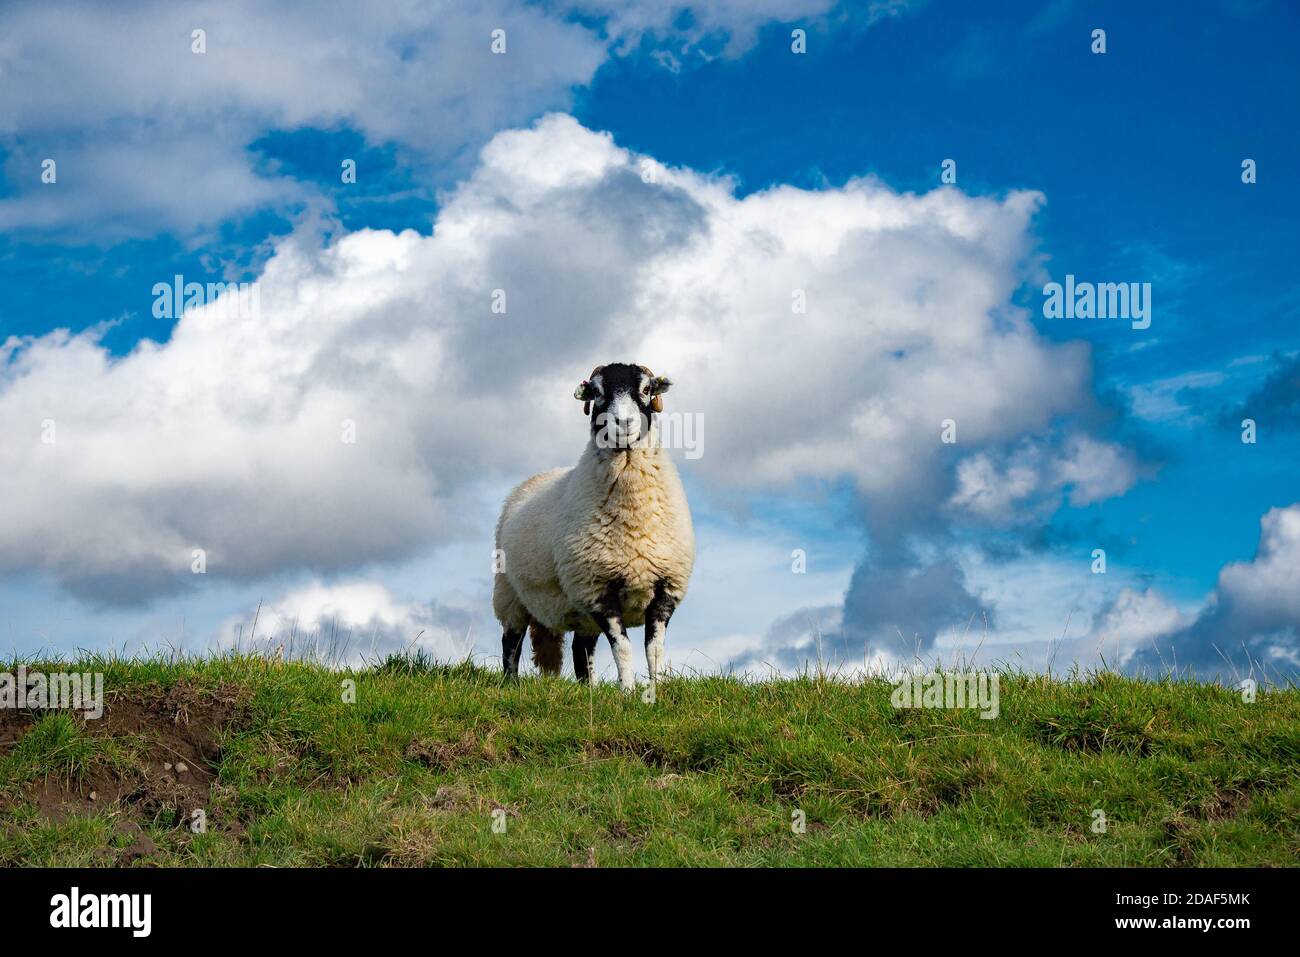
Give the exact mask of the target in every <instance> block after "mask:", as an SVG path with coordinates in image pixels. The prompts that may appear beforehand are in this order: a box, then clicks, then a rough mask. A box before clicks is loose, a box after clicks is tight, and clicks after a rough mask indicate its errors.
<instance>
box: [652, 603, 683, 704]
mask: <svg viewBox="0 0 1300 957" xmlns="http://www.w3.org/2000/svg"><path fill="white" fill-rule="evenodd" d="M667 584H668V583H667V582H665V581H664V580H663V579H660V580H659V581H657V582H655V593H654V597H652V598H651V599H650V604H649V605H647V606H646V610H645V663H646V667H647V668H648V669H649V671H650V688H651V694H652V695H653V693H654V687H655V685H656V684H657V683H658V681H659V671H660V669H661V668H662V667H663V664H664V635H665V634H666V633H667V631H668V619H670V618H672V617H673V612H674V611H676V610H677V600H676V599H675V598H673V597H672V596H671V595H669V594H668V589H667Z"/></svg>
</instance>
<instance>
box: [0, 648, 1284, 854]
mask: <svg viewBox="0 0 1300 957" xmlns="http://www.w3.org/2000/svg"><path fill="white" fill-rule="evenodd" d="M38 667H41V666H39V665H35V664H29V665H28V668H29V670H31V669H34V668H38ZM45 667H46V668H47V669H48V670H63V671H74V670H75V671H101V672H103V673H104V683H105V687H106V689H107V692H108V714H107V715H106V717H105V718H104V719H103V720H102V721H100V722H95V721H91V722H84V721H82V719H81V718H80V717H78V716H74V715H71V714H69V713H67V712H49V713H45V714H43V715H36V716H20V717H22V720H23V722H25V723H24V724H23V725H22V726H21V728H19V729H18V732H17V736H16V738H14V739H12V740H9V741H6V740H5V737H6V735H5V734H4V733H0V864H3V865H39V866H105V865H114V864H120V863H134V864H158V865H165V866H259V865H275V866H313V867H315V866H345V867H351V866H376V865H383V866H444V865H445V866H477V865H494V866H498V865H545V866H571V865H598V866H624V865H650V866H719V865H725V866H737V865H738V866H790V865H794V866H934V865H943V866H1012V867H1023V866H1058V865H1069V866H1124V867H1134V866H1136V867H1163V866H1294V865H1295V864H1296V863H1297V859H1298V856H1300V691H1298V690H1296V689H1294V688H1292V689H1286V690H1272V691H1268V690H1261V691H1260V692H1259V694H1258V697H1257V699H1256V700H1255V701H1254V702H1253V703H1246V702H1244V701H1243V700H1242V696H1241V694H1240V693H1239V692H1236V691H1234V690H1231V689H1225V688H1222V687H1219V686H1217V685H1208V684H1196V683H1191V682H1180V681H1172V680H1165V681H1140V680H1135V679H1131V678H1125V677H1120V676H1117V675H1114V674H1110V673H1100V674H1096V675H1091V676H1086V677H1081V678H1079V679H1077V680H1072V681H1062V680H1059V679H1055V678H1047V677H1042V676H1036V675H1024V674H1014V673H1011V672H1005V673H1003V674H1002V675H1001V713H1000V716H999V717H998V718H996V719H994V720H983V719H981V718H980V717H979V716H978V714H976V713H975V712H971V711H955V710H899V709H895V708H893V707H891V705H890V692H891V690H892V686H891V685H890V684H888V683H886V682H885V681H865V682H859V683H847V682H837V681H831V680H825V679H820V678H818V677H817V676H814V675H806V676H802V677H797V678H794V679H790V680H779V681H776V680H774V681H765V682H746V681H740V680H736V679H734V678H727V677H692V678H685V677H679V678H674V679H669V680H666V681H664V682H662V683H661V685H660V687H659V689H658V696H657V697H658V700H657V702H656V703H655V704H653V705H647V704H644V703H642V701H641V700H640V699H639V698H638V697H625V696H623V695H622V694H621V693H620V692H619V691H618V689H617V688H616V687H613V686H600V687H597V688H595V689H587V688H584V687H580V686H579V685H577V684H576V683H574V682H573V681H571V680H560V679H548V678H540V677H529V678H524V679H522V680H521V681H519V682H517V683H514V684H507V683H504V682H503V681H502V680H501V677H500V675H499V674H498V673H496V672H493V671H488V670H484V669H480V668H477V667H474V666H473V665H470V664H468V663H466V664H461V665H439V664H436V663H434V662H431V661H429V660H427V659H423V658H414V659H411V658H407V659H390V660H389V661H388V662H385V663H384V664H383V665H381V666H378V667H375V668H370V669H366V670H359V671H331V670H329V669H326V668H324V667H320V666H318V665H313V664H308V663H305V662H280V661H276V660H273V659H268V658H266V657H259V656H241V655H230V656H226V657H220V658H214V659H204V660H179V661H178V660H152V661H127V660H105V659H91V660H87V661H82V662H78V663H73V664H62V665H47V666H45ZM11 670H12V669H11ZM346 681H353V682H355V702H353V703H348V702H347V701H345V700H344V699H345V697H346V695H345V690H346V689H345V685H344V683H345V682H346ZM210 698H211V699H219V700H223V701H226V702H227V703H229V702H231V701H234V704H233V705H231V706H230V707H226V708H224V709H223V710H221V711H220V712H219V713H220V716H221V724H220V726H219V727H207V728H198V727H197V726H198V725H200V724H202V723H204V722H205V721H207V722H208V723H209V724H210V725H211V724H214V723H215V722H216V721H217V718H216V717H215V715H217V714H218V712H211V714H209V712H208V711H207V710H206V705H205V702H206V701H208V700H209V699H210ZM139 702H143V703H144V704H143V705H141V711H140V714H141V715H143V716H145V717H146V718H149V716H153V719H156V722H155V723H152V724H151V723H150V720H144V721H132V722H126V721H118V720H115V719H114V714H115V711H116V712H118V713H121V712H122V709H124V708H125V707H126V706H127V705H128V704H132V703H139ZM151 720H152V719H151ZM0 727H13V724H12V723H11V724H10V725H7V726H0ZM172 731H175V732H176V733H178V734H181V735H182V736H184V735H187V734H190V733H191V732H195V731H202V732H203V733H204V734H207V735H209V736H210V737H211V738H212V740H213V741H214V742H215V746H213V747H212V748H210V749H209V750H208V751H205V752H203V754H204V755H205V757H203V758H202V759H201V760H202V761H204V762H206V764H205V766H204V767H202V768H196V769H193V770H192V771H191V772H190V773H191V775H195V774H198V773H199V772H202V773H204V774H210V779H208V780H205V781H200V782H199V786H197V787H191V788H190V789H189V790H186V789H185V788H184V787H180V786H179V785H177V786H175V787H173V786H172V784H171V783H170V782H172V779H173V778H174V777H175V776H176V775H174V774H172V775H168V774H166V773H164V772H163V771H162V770H161V768H160V765H161V762H162V760H163V758H164V757H165V756H166V754H167V753H169V752H166V751H160V750H159V748H160V747H162V745H159V743H158V742H159V740H160V737H159V736H160V735H165V734H168V733H171V732H172ZM168 747H170V748H172V749H173V751H172V752H170V753H179V752H176V751H175V750H174V749H175V748H180V747H188V745H187V744H186V743H185V741H181V740H180V739H177V741H176V742H173V743H172V744H170V745H168ZM196 747H197V745H196ZM187 753H188V752H187ZM195 753H198V752H195ZM97 787H98V789H99V792H98V793H97V798H96V800H93V801H92V800H90V799H89V798H88V797H87V794H88V792H89V791H90V790H94V789H96V788H97ZM193 803H200V804H201V808H199V809H201V810H202V812H203V815H204V816H205V821H206V825H207V826H206V829H205V830H203V832H202V833H195V832H194V830H193V829H192V827H191V826H190V821H191V819H192V815H193V812H194V810H196V808H194V807H191V806H189V805H190V804H193ZM1098 812H1100V813H1101V814H1104V817H1105V821H1106V826H1105V829H1104V831H1102V830H1094V827H1095V825H1096V822H1097V821H1098V817H1097V814H1098ZM800 817H802V819H803V820H804V822H805V827H804V828H803V829H802V833H800V832H798V829H797V828H796V827H795V826H794V823H795V822H796V821H797V819H799V818H800ZM502 824H504V830H502ZM133 848H134V850H133Z"/></svg>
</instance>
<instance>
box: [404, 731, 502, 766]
mask: <svg viewBox="0 0 1300 957" xmlns="http://www.w3.org/2000/svg"><path fill="white" fill-rule="evenodd" d="M495 735H496V731H495V730H494V729H490V730H488V731H487V733H486V734H483V735H478V734H476V733H475V732H473V731H466V732H465V733H464V734H463V735H462V736H461V739H460V741H458V742H455V743H451V742H447V741H431V740H427V739H424V738H416V739H414V740H413V741H411V743H410V744H408V745H407V746H406V752H405V755H404V756H405V757H406V759H407V760H408V761H414V762H416V763H417V764H422V765H424V766H425V767H426V768H429V769H430V770H432V771H450V770H451V769H452V768H454V767H457V766H458V765H463V764H473V763H481V764H496V763H497V762H498V761H505V760H509V759H510V757H511V755H510V752H509V749H507V750H506V751H505V752H504V753H503V752H502V751H501V750H500V749H499V748H497V747H496V745H495V744H494V743H493V741H492V739H493V737H494V736H495Z"/></svg>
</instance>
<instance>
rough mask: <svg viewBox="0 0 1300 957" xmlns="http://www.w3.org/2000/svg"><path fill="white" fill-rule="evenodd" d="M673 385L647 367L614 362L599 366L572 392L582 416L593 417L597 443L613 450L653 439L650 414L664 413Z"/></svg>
mask: <svg viewBox="0 0 1300 957" xmlns="http://www.w3.org/2000/svg"><path fill="white" fill-rule="evenodd" d="M671 385H672V382H670V381H669V380H668V378H667V377H666V376H657V375H655V374H654V373H653V372H651V371H650V370H649V369H647V368H646V367H645V366H638V365H630V364H628V363H626V362H611V363H610V364H609V365H603V366H596V368H595V369H593V370H592V371H591V376H590V377H588V378H587V379H584V380H583V382H582V384H581V385H579V386H578V388H577V389H575V390H574V392H573V397H574V398H575V399H578V400H579V401H580V402H582V414H583V415H588V416H590V417H591V433H592V435H594V436H596V441H597V442H598V443H600V444H602V445H604V446H608V447H613V448H630V447H631V446H633V445H636V444H638V443H639V441H640V440H642V439H643V438H648V437H649V435H650V426H651V422H652V419H651V414H652V413H655V412H662V411H663V408H664V400H663V398H662V396H663V394H664V393H665V392H667V391H668V388H669V386H671Z"/></svg>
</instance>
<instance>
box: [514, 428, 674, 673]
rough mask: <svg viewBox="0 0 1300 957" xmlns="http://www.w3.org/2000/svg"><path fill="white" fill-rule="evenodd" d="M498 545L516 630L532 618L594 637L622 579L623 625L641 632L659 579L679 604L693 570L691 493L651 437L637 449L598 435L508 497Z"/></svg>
mask: <svg viewBox="0 0 1300 957" xmlns="http://www.w3.org/2000/svg"><path fill="white" fill-rule="evenodd" d="M496 544H497V548H498V549H501V551H502V553H503V555H504V571H503V572H499V573H498V574H497V576H496V581H495V583H494V589H493V608H494V609H495V611H496V616H497V618H498V619H499V620H500V621H501V623H502V625H504V626H506V627H513V628H523V627H525V626H526V625H527V624H528V620H529V618H530V617H531V618H533V619H535V620H537V621H538V622H540V623H541V624H542V625H543V626H544V627H546V628H547V629H549V630H551V631H554V632H565V631H578V632H582V633H584V634H592V633H594V632H595V631H597V630H598V629H597V626H596V625H595V623H594V621H593V620H592V614H593V612H594V611H595V610H596V607H597V605H598V603H599V601H600V599H601V596H602V595H604V593H605V588H606V586H607V585H608V584H609V582H610V581H613V580H614V579H621V580H622V581H623V583H624V591H623V595H622V598H623V607H622V615H621V618H622V624H623V627H624V628H635V627H638V626H640V625H642V624H644V623H645V610H646V606H647V605H648V604H649V603H650V599H651V597H652V595H653V594H654V587H655V583H656V582H658V581H660V580H663V581H664V582H665V586H666V588H665V590H666V591H667V592H668V594H669V595H670V596H672V598H674V599H675V600H677V601H680V600H681V599H682V598H683V597H684V596H685V595H686V585H687V582H688V581H689V580H690V577H691V568H692V567H693V566H694V564H695V532H694V530H693V528H692V527H691V513H690V508H689V507H688V506H687V503H686V492H685V490H684V489H683V488H682V483H681V479H680V478H678V475H677V469H676V467H675V466H674V465H673V463H672V460H671V459H670V458H669V457H668V454H667V453H666V452H664V451H663V449H661V448H659V447H658V442H657V436H654V435H653V433H652V435H651V441H650V442H648V443H647V444H646V445H644V446H642V447H637V448H631V449H602V448H598V447H597V445H596V442H595V440H594V439H592V440H591V441H589V442H588V443H587V448H586V450H585V451H584V452H583V454H582V457H581V458H580V459H579V460H578V464H577V465H576V466H574V467H573V468H567V469H556V470H554V471H551V472H543V473H541V474H540V475H534V476H533V477H532V478H530V479H528V480H527V481H525V482H523V483H522V484H521V485H520V486H519V487H518V488H516V489H515V490H514V491H513V492H511V493H510V495H509V497H507V499H506V503H505V507H504V508H503V509H502V511H501V518H500V520H499V521H498V522H497V535H496ZM660 648H662V643H660ZM656 663H657V662H656ZM655 670H657V669H655ZM620 671H622V668H620Z"/></svg>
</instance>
